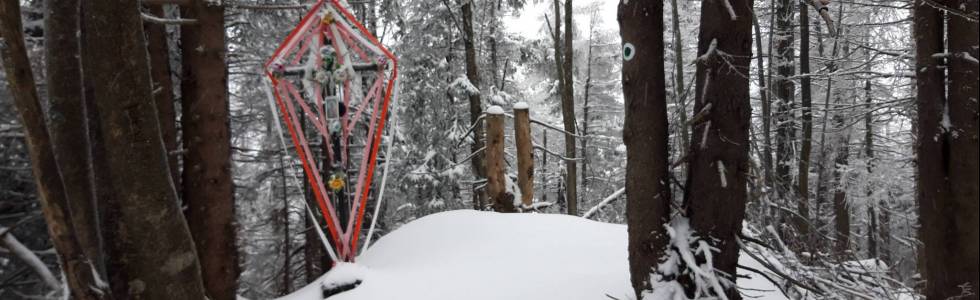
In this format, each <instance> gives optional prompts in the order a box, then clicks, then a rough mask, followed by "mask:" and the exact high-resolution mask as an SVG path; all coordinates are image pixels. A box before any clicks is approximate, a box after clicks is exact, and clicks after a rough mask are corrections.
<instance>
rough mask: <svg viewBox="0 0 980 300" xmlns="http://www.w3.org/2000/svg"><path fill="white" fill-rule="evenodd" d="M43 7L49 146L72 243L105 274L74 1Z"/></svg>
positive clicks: (63, 0)
mask: <svg viewBox="0 0 980 300" xmlns="http://www.w3.org/2000/svg"><path fill="white" fill-rule="evenodd" d="M45 6H46V9H45V10H44V12H45V14H46V16H45V18H44V23H45V24H44V27H45V42H46V43H47V45H52V46H49V47H44V49H45V58H46V59H47V61H46V63H45V67H46V69H47V72H46V75H47V77H48V80H47V88H48V101H49V108H48V116H49V117H48V126H49V127H48V128H49V131H48V132H49V133H50V135H51V146H52V148H53V149H54V155H55V160H56V161H57V164H58V168H59V169H60V170H61V178H62V180H63V181H64V185H65V194H66V197H67V198H68V199H67V201H68V206H69V209H70V210H71V222H72V225H73V226H74V228H75V236H76V237H77V238H78V244H79V246H81V248H82V251H83V252H84V253H85V257H87V258H88V259H89V260H91V262H92V265H93V266H94V267H95V270H96V271H97V272H98V273H99V274H105V265H104V264H103V257H102V235H101V234H100V231H99V219H98V212H97V209H96V203H95V190H94V186H93V185H92V182H93V181H92V177H91V175H92V174H93V173H92V160H91V155H90V154H91V153H90V152H89V151H90V149H91V147H90V146H89V139H88V130H89V129H88V126H87V124H86V121H85V115H86V112H85V101H93V100H92V99H85V97H84V95H83V89H82V69H81V67H82V66H81V60H80V59H79V58H80V55H81V53H80V52H79V50H80V49H79V48H80V47H81V44H80V37H79V35H78V31H79V25H78V18H79V8H80V7H79V1H77V0H48V1H46V3H45ZM53 45H57V46H53Z"/></svg>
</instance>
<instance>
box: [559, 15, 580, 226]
mask: <svg viewBox="0 0 980 300" xmlns="http://www.w3.org/2000/svg"><path fill="white" fill-rule="evenodd" d="M563 42H564V43H565V48H564V54H563V55H564V57H565V60H563V61H562V75H563V77H564V78H565V80H563V81H564V85H563V86H562V93H561V118H562V121H563V123H564V125H565V131H566V132H567V133H565V157H568V158H574V157H575V152H576V151H575V136H574V135H573V134H575V82H574V81H573V76H572V74H574V72H573V71H572V61H574V54H573V53H572V0H565V39H564V40H563ZM577 166H578V161H575V160H566V161H565V181H566V184H567V186H566V188H565V198H566V200H567V201H568V214H569V215H573V216H577V215H578V184H576V182H575V181H576V180H578V175H577V174H578V173H577V170H576V169H577Z"/></svg>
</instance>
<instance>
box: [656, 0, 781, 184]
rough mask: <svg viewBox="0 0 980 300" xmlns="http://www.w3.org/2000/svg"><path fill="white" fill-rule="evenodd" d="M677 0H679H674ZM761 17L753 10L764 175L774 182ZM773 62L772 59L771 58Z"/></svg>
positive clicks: (767, 182) (770, 107)
mask: <svg viewBox="0 0 980 300" xmlns="http://www.w3.org/2000/svg"><path fill="white" fill-rule="evenodd" d="M673 1H677V0H673ZM759 27H760V26H759V17H758V16H757V15H756V14H755V11H754V10H753V11H752V29H753V30H754V31H755V51H756V52H758V54H757V56H758V57H759V58H758V59H757V60H756V68H757V69H759V101H760V102H762V140H763V147H764V148H763V149H762V151H759V152H761V153H760V154H761V155H760V156H762V175H763V176H764V177H763V178H764V179H765V181H764V182H765V183H766V184H772V139H771V138H770V134H771V132H772V129H771V127H770V125H771V124H770V123H771V122H770V118H771V115H772V105H771V104H770V100H769V92H770V91H769V89H768V88H767V87H766V69H765V68H763V61H762V53H763V52H762V30H761V29H760V28H759ZM769 62H770V63H772V59H770V60H769Z"/></svg>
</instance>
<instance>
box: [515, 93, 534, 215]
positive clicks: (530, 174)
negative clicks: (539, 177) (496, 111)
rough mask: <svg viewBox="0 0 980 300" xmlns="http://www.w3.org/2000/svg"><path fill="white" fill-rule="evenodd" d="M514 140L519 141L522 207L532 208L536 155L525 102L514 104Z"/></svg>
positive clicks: (518, 171)
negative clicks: (533, 153) (532, 145)
mask: <svg viewBox="0 0 980 300" xmlns="http://www.w3.org/2000/svg"><path fill="white" fill-rule="evenodd" d="M514 140H515V141H516V142H517V187H519V188H520V189H521V208H522V209H524V210H530V208H531V200H532V199H534V156H532V155H531V150H532V149H533V147H531V116H530V114H529V113H528V106H527V103H525V102H518V103H517V104H514Z"/></svg>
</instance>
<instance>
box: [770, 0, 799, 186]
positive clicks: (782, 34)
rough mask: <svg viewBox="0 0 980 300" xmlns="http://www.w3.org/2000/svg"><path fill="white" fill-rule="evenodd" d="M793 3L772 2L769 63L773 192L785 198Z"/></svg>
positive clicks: (791, 135)
mask: <svg viewBox="0 0 980 300" xmlns="http://www.w3.org/2000/svg"><path fill="white" fill-rule="evenodd" d="M794 3H796V1H792V0H778V1H777V2H776V16H775V19H776V24H775V25H776V26H775V27H776V28H775V32H776V34H775V36H774V37H773V39H775V40H776V49H775V57H774V62H773V64H775V65H776V75H775V76H773V82H772V86H773V88H774V89H775V90H774V92H775V93H774V94H775V97H776V113H775V119H776V120H775V122H776V161H775V170H776V174H775V175H776V176H775V178H774V180H775V186H776V195H778V196H779V197H780V198H782V199H783V201H786V200H785V199H788V198H790V197H791V195H792V193H791V191H792V189H791V188H790V187H791V186H792V182H793V177H792V176H791V175H790V166H791V164H792V162H793V141H794V140H796V127H795V126H794V122H795V120H796V118H795V116H794V115H793V102H794V97H795V96H794V95H795V93H796V86H795V85H794V84H793V81H792V80H790V79H789V77H790V76H793V73H795V69H796V68H795V65H794V64H793V37H794V34H793V12H794V11H795V9H794Z"/></svg>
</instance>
